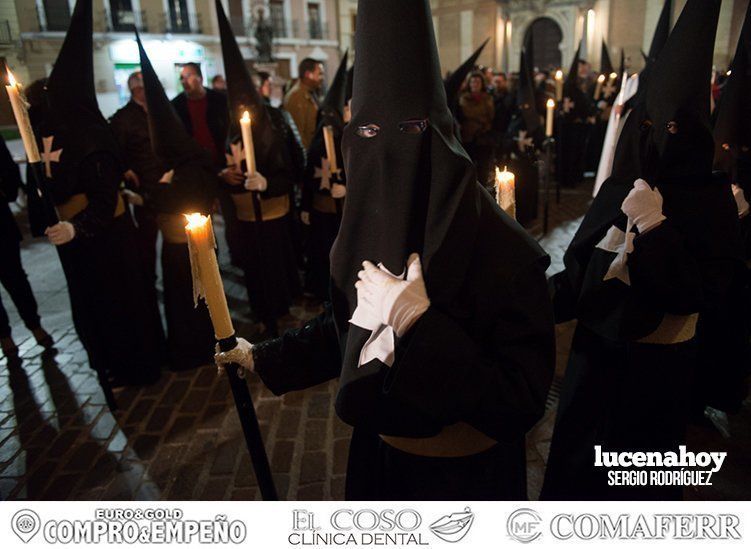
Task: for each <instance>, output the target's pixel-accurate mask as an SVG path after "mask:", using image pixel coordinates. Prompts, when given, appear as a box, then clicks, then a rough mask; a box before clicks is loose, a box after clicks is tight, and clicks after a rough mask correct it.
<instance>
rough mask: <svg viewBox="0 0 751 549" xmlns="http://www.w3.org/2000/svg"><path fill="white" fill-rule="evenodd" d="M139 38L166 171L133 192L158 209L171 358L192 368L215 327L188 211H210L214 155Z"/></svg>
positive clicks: (154, 140)
mask: <svg viewBox="0 0 751 549" xmlns="http://www.w3.org/2000/svg"><path fill="white" fill-rule="evenodd" d="M136 39H137V41H138V49H139V54H140V57H141V68H142V70H143V83H144V87H145V97H144V99H145V100H146V103H147V105H148V119H147V124H148V130H149V146H150V147H151V149H152V152H151V154H152V156H153V158H154V160H155V161H156V162H157V165H158V166H160V167H161V168H160V169H161V171H162V174H161V175H160V176H159V178H158V179H157V181H156V183H154V184H153V185H150V186H148V187H144V188H143V195H140V196H139V195H136V196H135V197H134V196H133V195H130V196H131V197H133V198H135V199H136V200H138V199H139V198H140V201H142V202H143V204H142V205H143V206H144V207H147V208H149V209H150V210H152V211H153V212H154V213H155V220H156V223H157V226H158V227H159V230H160V232H161V234H162V257H161V263H162V278H163V280H164V283H163V286H164V313H165V316H166V318H167V345H168V350H169V363H170V368H171V369H172V370H187V369H190V368H195V367H198V366H203V365H206V364H209V363H210V362H211V349H212V345H213V342H214V330H213V328H212V325H211V319H210V318H209V312H208V309H207V307H206V304H205V303H203V302H202V301H200V302H198V303H196V302H195V299H194V294H193V276H192V272H191V268H190V254H189V252H188V239H187V236H186V234H185V224H186V220H185V215H187V214H191V213H201V214H204V215H208V214H209V213H210V211H211V205H212V202H213V199H214V195H215V192H216V185H215V182H216V175H215V172H214V167H213V166H212V163H211V158H210V156H209V154H208V153H207V152H206V150H204V149H203V148H202V147H200V146H199V145H198V144H197V143H196V142H195V141H193V140H192V139H191V138H190V136H189V135H188V133H187V132H186V131H185V129H184V128H183V126H182V124H181V122H180V120H179V118H178V117H177V115H176V113H175V111H174V109H173V108H172V106H171V105H170V103H169V101H168V99H167V96H166V94H165V93H164V88H162V85H161V83H160V82H159V78H158V76H157V75H156V73H155V72H154V68H153V66H152V65H151V61H150V60H149V58H148V56H147V55H146V52H145V51H144V49H143V46H142V44H141V40H140V38H139V37H138V36H137V37H136Z"/></svg>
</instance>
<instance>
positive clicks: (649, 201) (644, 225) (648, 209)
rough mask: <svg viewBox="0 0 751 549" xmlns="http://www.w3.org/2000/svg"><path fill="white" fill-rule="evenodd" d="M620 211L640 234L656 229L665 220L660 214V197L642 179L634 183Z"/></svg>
mask: <svg viewBox="0 0 751 549" xmlns="http://www.w3.org/2000/svg"><path fill="white" fill-rule="evenodd" d="M621 210H622V211H623V213H625V214H626V215H627V216H628V218H629V219H630V220H631V221H632V222H633V224H634V225H636V228H637V229H639V232H640V233H641V234H644V233H646V232H647V231H649V230H650V229H653V228H655V227H657V226H658V225H659V224H660V223H662V222H663V221H665V220H666V219H667V218H666V217H665V216H664V215H663V213H662V195H661V194H660V191H658V190H657V189H652V188H651V187H650V186H649V183H647V182H646V181H644V180H643V179H637V180H636V181H634V188H633V189H631V192H630V193H628V196H627V197H626V200H624V201H623V204H621Z"/></svg>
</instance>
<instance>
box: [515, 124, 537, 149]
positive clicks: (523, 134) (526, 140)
mask: <svg viewBox="0 0 751 549" xmlns="http://www.w3.org/2000/svg"><path fill="white" fill-rule="evenodd" d="M516 144H517V146H518V147H519V152H522V153H523V152H524V151H526V150H527V147H532V146H533V141H532V138H531V137H527V130H519V135H518V137H517V138H516Z"/></svg>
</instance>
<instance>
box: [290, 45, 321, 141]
mask: <svg viewBox="0 0 751 549" xmlns="http://www.w3.org/2000/svg"><path fill="white" fill-rule="evenodd" d="M298 73H299V75H300V79H299V80H298V81H297V83H295V85H294V86H292V89H291V90H290V91H289V92H288V93H287V95H286V97H285V98H284V109H285V110H286V111H287V112H288V113H289V114H290V115H292V119H293V120H294V121H295V124H296V125H297V129H298V130H299V131H300V137H301V139H302V144H303V147H305V150H308V147H310V143H311V141H313V135H314V134H315V131H316V119H317V116H318V99H317V98H316V92H317V91H318V89H319V88H320V87H321V84H322V83H323V65H322V64H321V62H320V61H316V60H315V59H311V58H310V57H306V58H305V59H303V60H302V62H301V63H300V67H299V69H298Z"/></svg>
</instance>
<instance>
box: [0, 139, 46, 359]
mask: <svg viewBox="0 0 751 549" xmlns="http://www.w3.org/2000/svg"><path fill="white" fill-rule="evenodd" d="M22 185H23V183H22V182H21V172H20V171H19V169H18V165H16V163H15V162H14V160H13V157H12V156H11V154H10V151H9V150H8V146H7V145H6V144H5V140H4V139H3V138H2V136H0V283H2V285H3V287H4V288H5V291H7V292H8V294H9V295H10V298H11V299H12V300H13V304H14V305H15V306H16V309H18V314H19V315H20V316H21V320H23V323H24V325H25V326H26V328H28V329H29V331H30V332H31V333H32V334H33V335H34V339H36V341H37V343H39V344H40V345H44V346H50V345H51V344H52V338H50V336H49V334H48V333H47V332H46V331H45V330H44V328H42V325H41V322H40V318H39V313H38V312H37V302H36V299H35V298H34V293H33V292H32V291H31V286H30V285H29V280H28V278H27V277H26V272H24V270H23V265H22V264H21V248H20V246H19V242H20V241H21V231H20V230H18V225H17V224H16V220H15V218H14V217H13V212H11V210H10V207H9V206H8V203H9V202H14V201H15V200H16V198H17V197H18V189H19V188H20V187H22ZM0 348H2V350H3V353H4V354H5V356H10V355H13V354H16V353H17V352H18V348H17V347H16V344H15V342H14V341H13V338H12V335H11V328H10V319H9V318H8V313H7V312H6V310H5V307H3V303H2V301H0Z"/></svg>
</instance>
